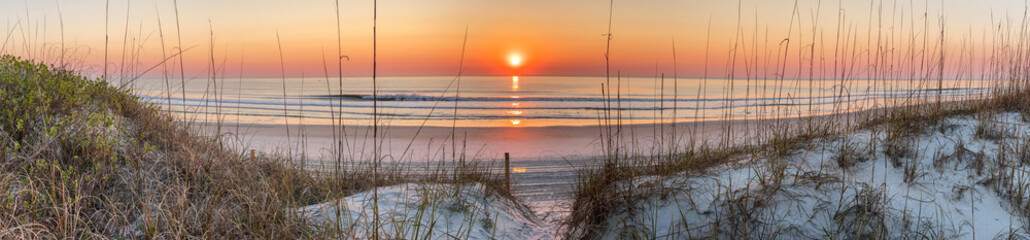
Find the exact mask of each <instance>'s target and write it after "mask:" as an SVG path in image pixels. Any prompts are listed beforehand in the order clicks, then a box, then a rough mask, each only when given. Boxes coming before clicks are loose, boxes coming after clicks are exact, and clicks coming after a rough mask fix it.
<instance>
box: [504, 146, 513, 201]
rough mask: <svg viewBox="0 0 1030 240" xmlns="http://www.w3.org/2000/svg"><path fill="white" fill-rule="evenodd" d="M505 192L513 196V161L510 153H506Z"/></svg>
mask: <svg viewBox="0 0 1030 240" xmlns="http://www.w3.org/2000/svg"><path fill="white" fill-rule="evenodd" d="M504 190H506V191H508V194H511V159H510V157H509V156H508V153H507V152H505V153H504Z"/></svg>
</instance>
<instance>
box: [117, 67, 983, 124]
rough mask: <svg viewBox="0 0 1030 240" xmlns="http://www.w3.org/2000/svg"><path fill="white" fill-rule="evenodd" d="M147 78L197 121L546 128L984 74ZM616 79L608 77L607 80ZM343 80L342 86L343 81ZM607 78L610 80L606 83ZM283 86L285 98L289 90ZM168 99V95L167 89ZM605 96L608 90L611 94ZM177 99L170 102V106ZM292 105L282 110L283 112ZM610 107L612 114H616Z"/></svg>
mask: <svg viewBox="0 0 1030 240" xmlns="http://www.w3.org/2000/svg"><path fill="white" fill-rule="evenodd" d="M377 81H378V88H379V91H378V94H377V96H376V97H373V96H372V95H373V94H372V81H371V78H367V77H345V78H343V80H342V82H341V80H339V79H337V78H329V79H326V78H324V77H308V78H287V79H286V80H285V90H284V84H283V80H282V79H280V78H225V79H218V80H217V82H212V81H211V80H209V79H187V80H186V82H185V98H183V92H182V87H181V86H182V83H181V82H180V80H179V79H170V80H168V82H167V86H166V82H165V80H164V79H162V78H149V79H141V80H139V81H137V82H136V83H135V86H134V89H136V90H138V94H140V95H141V96H142V97H144V98H146V99H147V100H149V101H151V102H153V103H155V104H159V105H165V109H168V110H170V111H173V112H177V113H178V112H182V111H185V112H187V117H188V118H191V120H196V121H208V122H214V121H216V119H218V118H219V117H220V118H221V119H222V121H223V122H236V121H240V122H241V123H244V124H247V123H258V124H282V123H285V122H286V121H289V122H290V124H298V123H305V124H332V122H333V121H334V120H333V117H332V116H334V115H336V116H338V117H337V119H342V120H343V123H344V124H348V125H371V121H372V114H373V104H374V103H373V102H374V101H373V99H378V100H379V101H377V103H376V104H377V105H378V106H377V108H378V114H379V116H380V120H381V121H382V122H381V124H384V125H386V124H388V125H392V126H419V125H422V124H425V126H446V127H450V126H452V124H454V125H457V126H458V127H463V126H464V127H542V126H584V125H596V124H598V119H599V118H600V117H601V116H603V115H604V114H605V111H604V109H606V108H607V109H613V110H621V115H622V119H623V123H625V124H644V123H655V122H662V121H664V122H671V121H693V120H710V119H724V118H734V119H741V118H752V119H753V118H758V117H766V118H768V117H783V116H798V115H806V116H807V115H818V114H826V113H831V112H836V111H849V110H850V111H854V110H861V109H866V108H871V107H876V106H883V105H884V104H900V103H914V102H918V101H925V100H936V98H937V96H938V94H940V96H941V98H942V99H959V98H972V97H978V96H979V95H980V94H983V91H982V90H983V89H985V87H986V85H985V84H983V83H981V82H977V81H958V80H945V81H943V83H941V85H942V86H941V87H938V83H937V81H926V82H920V81H910V80H886V81H847V82H844V83H841V82H839V81H832V80H801V81H778V80H775V79H757V80H756V79H750V80H748V79H737V80H726V79H708V80H703V79H697V78H679V79H673V78H671V77H666V78H664V79H662V78H660V77H659V78H655V77H622V78H621V79H617V78H614V77H613V78H611V79H610V80H606V79H605V77H603V76H602V77H575V76H465V77H461V78H460V80H459V79H455V78H454V77H434V76H427V77H379V78H377ZM609 83H610V84H609ZM341 85H342V86H343V87H342V88H341V87H340V86H341ZM602 86H603V88H602ZM284 91H285V97H284ZM168 93H171V94H170V98H169V94H168ZM606 95H607V96H609V97H608V98H606ZM169 105H170V106H169ZM284 105H285V108H286V109H285V111H284ZM616 113H617V112H613V113H612V114H616Z"/></svg>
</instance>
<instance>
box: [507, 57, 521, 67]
mask: <svg viewBox="0 0 1030 240" xmlns="http://www.w3.org/2000/svg"><path fill="white" fill-rule="evenodd" d="M508 62H509V63H511V66H512V67H518V66H519V65H521V64H522V58H519V56H511V59H509V60H508Z"/></svg>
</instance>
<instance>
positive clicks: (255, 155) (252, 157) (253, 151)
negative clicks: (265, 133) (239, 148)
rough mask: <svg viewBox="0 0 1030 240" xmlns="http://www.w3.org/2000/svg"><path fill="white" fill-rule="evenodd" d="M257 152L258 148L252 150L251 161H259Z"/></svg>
mask: <svg viewBox="0 0 1030 240" xmlns="http://www.w3.org/2000/svg"><path fill="white" fill-rule="evenodd" d="M256 152H257V150H254V149H251V150H250V161H251V162H257V153H256Z"/></svg>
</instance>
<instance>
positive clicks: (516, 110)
mask: <svg viewBox="0 0 1030 240" xmlns="http://www.w3.org/2000/svg"><path fill="white" fill-rule="evenodd" d="M511 90H512V91H513V92H517V91H519V76H511ZM511 99H512V103H511V108H512V109H511V110H509V111H508V115H511V116H512V119H510V120H509V121H510V122H511V127H518V126H519V125H520V124H522V119H520V118H519V116H522V110H521V106H520V105H521V104H520V103H519V102H517V101H518V99H519V96H518V95H513V96H511Z"/></svg>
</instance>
